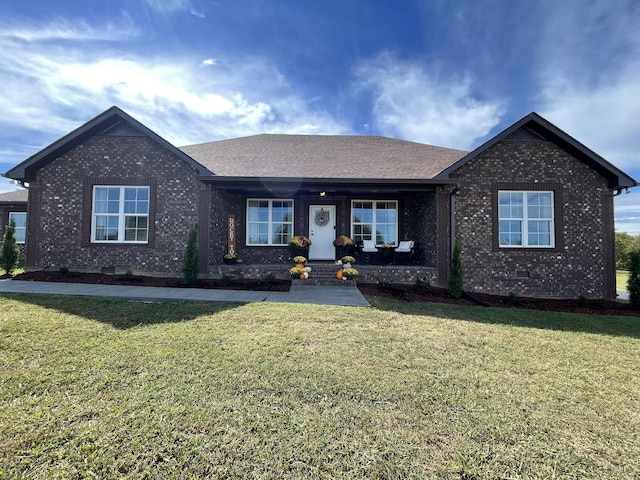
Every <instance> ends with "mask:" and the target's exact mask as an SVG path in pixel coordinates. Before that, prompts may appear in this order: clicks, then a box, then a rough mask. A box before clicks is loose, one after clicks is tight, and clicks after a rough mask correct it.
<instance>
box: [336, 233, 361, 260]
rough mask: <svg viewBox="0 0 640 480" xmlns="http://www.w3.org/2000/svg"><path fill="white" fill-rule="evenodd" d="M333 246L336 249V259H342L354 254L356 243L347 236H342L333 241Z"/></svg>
mask: <svg viewBox="0 0 640 480" xmlns="http://www.w3.org/2000/svg"><path fill="white" fill-rule="evenodd" d="M333 246H334V247H336V258H341V257H344V256H345V255H349V254H351V253H353V250H354V248H355V246H356V242H354V241H353V240H352V239H351V238H349V237H347V236H346V235H340V236H339V237H338V238H336V239H335V240H334V241H333Z"/></svg>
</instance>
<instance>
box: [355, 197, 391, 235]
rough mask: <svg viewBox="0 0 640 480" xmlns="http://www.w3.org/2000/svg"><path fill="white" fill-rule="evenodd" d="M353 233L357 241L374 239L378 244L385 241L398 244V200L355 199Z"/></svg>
mask: <svg viewBox="0 0 640 480" xmlns="http://www.w3.org/2000/svg"><path fill="white" fill-rule="evenodd" d="M351 235H352V238H353V239H354V240H355V241H356V242H362V241H364V240H373V241H375V242H376V245H384V244H385V243H390V244H392V245H397V243H398V242H397V240H398V202H396V201H395V200H353V201H352V202H351ZM374 235H375V236H374Z"/></svg>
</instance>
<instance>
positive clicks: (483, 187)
mask: <svg viewBox="0 0 640 480" xmlns="http://www.w3.org/2000/svg"><path fill="white" fill-rule="evenodd" d="M451 176H452V177H454V178H459V179H460V180H461V182H460V194H459V195H457V196H456V213H455V221H456V230H457V237H458V238H459V239H460V242H461V247H462V268H463V275H464V288H465V289H467V290H471V291H476V292H486V293H493V294H500V295H506V294H508V293H509V292H511V291H513V292H516V293H517V294H518V295H520V296H541V297H561V298H577V297H578V296H580V295H584V296H586V297H588V298H612V296H613V295H614V294H615V291H612V288H611V285H612V278H613V275H614V273H615V272H614V271H613V269H612V265H613V264H612V258H613V257H612V255H613V253H612V248H611V246H610V245H609V244H610V243H611V238H610V237H611V232H610V231H609V230H610V228H611V224H612V221H613V218H612V201H613V200H612V197H611V193H610V191H608V189H607V182H606V180H605V179H604V178H603V177H602V176H600V175H599V174H598V173H596V172H595V171H594V170H592V169H591V168H589V167H587V166H586V165H585V164H584V163H582V162H580V161H579V160H577V159H576V158H574V157H572V156H571V155H569V154H568V153H567V152H565V151H564V150H561V149H560V148H558V147H557V146H556V145H555V144H553V143H551V142H506V141H505V142H501V143H498V144H496V145H494V146H493V147H491V148H489V149H488V150H486V151H485V152H483V153H482V154H480V155H479V156H478V157H477V158H475V159H473V160H471V161H469V162H468V163H467V164H465V165H464V166H462V167H461V168H460V169H458V170H457V171H456V172H453V174H452V175H451ZM506 187H512V188H513V189H523V190H526V189H535V188H541V189H553V190H554V191H555V198H556V210H555V219H556V223H555V226H556V248H554V249H525V248H523V249H513V250H511V249H500V248H498V247H497V242H496V238H495V234H496V232H497V229H496V221H497V213H496V209H495V203H496V202H497V199H496V198H495V197H496V192H497V190H498V189H499V188H506Z"/></svg>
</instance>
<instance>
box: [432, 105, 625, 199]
mask: <svg viewBox="0 0 640 480" xmlns="http://www.w3.org/2000/svg"><path fill="white" fill-rule="evenodd" d="M501 141H534V142H535V141H550V142H553V143H555V144H556V145H557V146H558V147H560V148H562V149H563V150H565V151H567V152H568V153H570V154H571V155H573V156H574V157H576V158H577V159H578V160H580V161H582V162H584V163H585V164H587V165H588V166H590V167H591V168H593V169H594V170H595V171H597V172H598V173H600V174H601V175H602V176H604V177H605V178H606V179H607V180H608V182H609V187H610V188H614V189H615V188H627V187H635V186H637V185H638V183H637V182H636V181H635V180H634V179H633V178H631V177H630V176H629V175H627V174H626V173H624V172H623V171H622V170H620V169H618V168H617V167H616V166H614V165H612V164H611V163H609V162H608V161H607V160H605V159H604V158H602V157H601V156H600V155H598V154H597V153H595V152H594V151H593V150H591V149H589V148H587V147H586V146H584V145H583V144H582V143H580V142H578V141H577V140H576V139H575V138H573V137H571V136H570V135H568V134H567V133H565V132H564V131H562V130H560V129H559V128H558V127H556V126H555V125H553V124H552V123H551V122H549V121H548V120H546V119H544V118H543V117H541V116H540V115H538V114H537V113H535V112H532V113H530V114H529V115H527V116H526V117H524V118H522V119H521V120H519V121H517V122H516V123H514V124H513V125H511V126H510V127H509V128H507V129H506V130H504V131H502V132H500V133H499V134H498V135H496V136H495V137H493V138H492V139H490V140H488V141H487V142H485V143H484V144H482V145H480V146H479V147H478V148H476V149H475V150H473V151H472V152H470V153H469V154H468V155H465V156H464V157H463V158H461V159H460V160H458V161H457V162H455V163H454V164H453V165H451V166H449V167H448V168H446V169H444V170H443V171H442V172H441V173H440V174H438V175H437V177H436V178H440V179H445V178H452V177H451V174H452V173H453V172H455V171H456V170H457V169H458V168H460V167H462V166H463V165H464V164H465V163H467V162H468V161H470V160H472V159H474V158H475V157H477V156H478V155H480V154H481V153H482V152H484V151H485V150H487V149H489V148H491V147H492V146H493V145H495V144H496V143H498V142H501Z"/></svg>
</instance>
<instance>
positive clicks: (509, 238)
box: [498, 220, 522, 246]
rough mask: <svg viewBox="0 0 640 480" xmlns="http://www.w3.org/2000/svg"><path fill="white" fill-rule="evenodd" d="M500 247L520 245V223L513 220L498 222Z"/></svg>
mask: <svg viewBox="0 0 640 480" xmlns="http://www.w3.org/2000/svg"><path fill="white" fill-rule="evenodd" d="M498 225H499V229H500V231H499V241H500V245H508V246H513V245H522V223H521V222H518V221H513V220H501V221H500V222H499V224H498Z"/></svg>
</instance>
